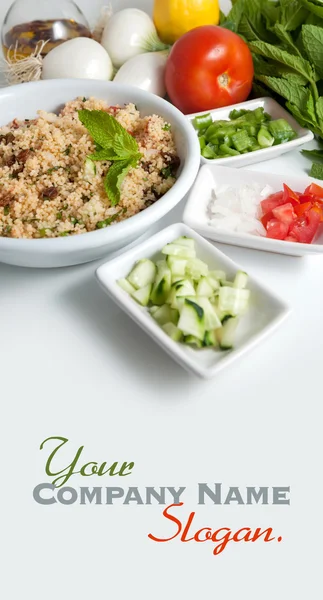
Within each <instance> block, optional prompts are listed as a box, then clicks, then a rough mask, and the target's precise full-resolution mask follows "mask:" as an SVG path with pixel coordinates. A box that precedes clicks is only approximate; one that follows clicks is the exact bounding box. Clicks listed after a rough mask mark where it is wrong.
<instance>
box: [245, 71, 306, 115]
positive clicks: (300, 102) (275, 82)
mask: <svg viewBox="0 0 323 600" xmlns="http://www.w3.org/2000/svg"><path fill="white" fill-rule="evenodd" d="M256 79H257V80H258V81H261V82H262V83H265V84H266V85H267V86H268V87H269V88H270V89H271V90H273V91H274V92H276V93H277V94H280V95H281V96H283V98H285V99H286V100H289V101H290V102H293V104H296V106H298V107H299V109H300V110H302V109H303V107H304V106H305V104H306V101H307V99H308V94H307V90H306V89H305V88H304V87H303V86H300V85H297V84H296V83H292V82H291V81H287V80H286V79H283V78H279V77H270V76H268V75H258V76H256Z"/></svg>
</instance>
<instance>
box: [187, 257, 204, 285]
mask: <svg viewBox="0 0 323 600" xmlns="http://www.w3.org/2000/svg"><path fill="white" fill-rule="evenodd" d="M186 272H187V274H188V275H189V276H190V277H191V278H192V279H194V280H196V281H197V280H199V279H200V277H206V276H207V275H208V273H209V268H208V266H207V264H206V263H205V262H203V261H202V260H200V259H199V258H192V259H191V260H188V261H187V265H186Z"/></svg>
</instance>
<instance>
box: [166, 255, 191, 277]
mask: <svg viewBox="0 0 323 600" xmlns="http://www.w3.org/2000/svg"><path fill="white" fill-rule="evenodd" d="M167 264H168V266H169V268H170V270H171V274H172V278H174V277H175V276H181V277H182V278H183V277H184V276H185V269H186V264H187V260H186V259H185V258H177V257H176V256H171V255H169V256H167Z"/></svg>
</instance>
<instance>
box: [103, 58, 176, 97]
mask: <svg viewBox="0 0 323 600" xmlns="http://www.w3.org/2000/svg"><path fill="white" fill-rule="evenodd" d="M166 62H167V54H166V53H165V52H147V53H145V54H139V55H138V56H133V58H130V60H127V62H125V63H124V65H122V67H120V69H119V71H118V72H117V74H116V76H115V78H114V81H117V82H118V83H125V84H127V85H134V86H136V87H139V88H141V89H142V90H146V92H151V93H152V94H155V95H156V96H161V97H162V98H163V97H164V96H166V88H165V83H164V74H165V66H166Z"/></svg>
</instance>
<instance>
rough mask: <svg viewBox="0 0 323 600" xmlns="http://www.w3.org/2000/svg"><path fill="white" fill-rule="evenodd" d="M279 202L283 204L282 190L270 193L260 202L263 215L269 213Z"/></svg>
mask: <svg viewBox="0 0 323 600" xmlns="http://www.w3.org/2000/svg"><path fill="white" fill-rule="evenodd" d="M280 204H284V200H283V192H277V193H276V194H270V196H268V198H266V199H265V200H263V201H262V202H261V208H262V210H263V213H264V215H266V214H267V213H269V212H270V211H271V210H273V208H276V206H279V205H280Z"/></svg>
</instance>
